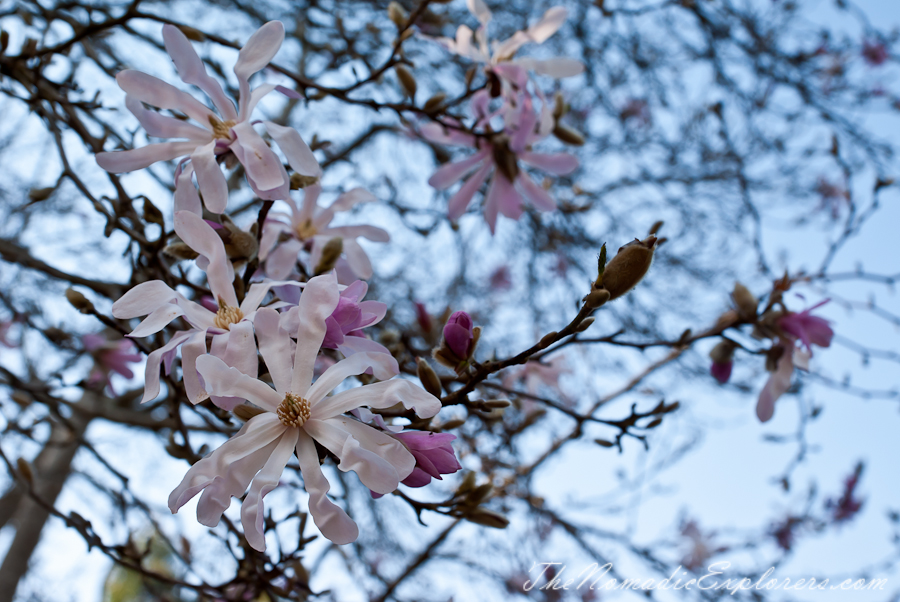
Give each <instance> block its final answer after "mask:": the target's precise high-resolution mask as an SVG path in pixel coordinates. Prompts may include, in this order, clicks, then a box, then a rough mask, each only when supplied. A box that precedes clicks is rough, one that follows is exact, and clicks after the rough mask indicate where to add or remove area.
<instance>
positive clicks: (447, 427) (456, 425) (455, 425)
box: [441, 418, 466, 431]
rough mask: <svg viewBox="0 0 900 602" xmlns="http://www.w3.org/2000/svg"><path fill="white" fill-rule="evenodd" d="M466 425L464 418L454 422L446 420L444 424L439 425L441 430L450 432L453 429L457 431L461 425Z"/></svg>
mask: <svg viewBox="0 0 900 602" xmlns="http://www.w3.org/2000/svg"><path fill="white" fill-rule="evenodd" d="M465 423H466V421H465V419H464V418H457V419H455V420H448V421H447V422H445V423H444V424H442V425H441V430H444V431H451V430H453V429H458V428H459V427H461V426H462V425H464V424H465Z"/></svg>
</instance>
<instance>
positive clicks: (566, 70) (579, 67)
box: [511, 57, 584, 79]
mask: <svg viewBox="0 0 900 602" xmlns="http://www.w3.org/2000/svg"><path fill="white" fill-rule="evenodd" d="M511 64H513V65H518V66H519V67H521V68H522V69H525V70H528V71H533V72H534V73H537V74H538V75H548V76H550V77H555V78H557V79H561V78H563V77H574V76H576V75H579V74H581V73H584V63H582V62H581V61H579V60H576V59H570V58H565V57H555V58H552V59H544V60H540V59H533V58H531V57H522V58H520V59H516V60H515V61H514V62H513V63H511Z"/></svg>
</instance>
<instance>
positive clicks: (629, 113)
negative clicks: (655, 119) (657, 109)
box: [619, 98, 652, 127]
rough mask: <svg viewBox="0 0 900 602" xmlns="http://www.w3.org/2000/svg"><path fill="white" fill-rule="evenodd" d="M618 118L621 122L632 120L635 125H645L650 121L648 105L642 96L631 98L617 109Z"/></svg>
mask: <svg viewBox="0 0 900 602" xmlns="http://www.w3.org/2000/svg"><path fill="white" fill-rule="evenodd" d="M619 119H621V120H622V121H623V122H627V121H633V122H634V123H636V124H637V125H640V126H642V127H646V126H648V125H650V123H651V121H652V116H651V114H650V105H649V104H647V101H646V100H644V99H643V98H631V99H629V100H628V102H626V103H625V106H623V107H622V110H621V111H619Z"/></svg>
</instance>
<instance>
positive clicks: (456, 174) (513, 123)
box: [421, 90, 578, 234]
mask: <svg viewBox="0 0 900 602" xmlns="http://www.w3.org/2000/svg"><path fill="white" fill-rule="evenodd" d="M489 102H490V95H489V93H488V92H487V91H486V90H481V91H479V92H476V93H475V94H474V95H473V97H472V109H473V113H474V114H475V117H476V124H475V127H476V128H477V127H485V126H487V125H488V122H489V121H490V118H491V115H489V114H488V111H487V107H488V103H489ZM545 104H546V103H545ZM544 108H545V109H546V106H545V107H544ZM501 110H502V109H501ZM504 119H505V121H506V130H504V131H503V132H499V133H489V134H487V135H486V136H475V135H474V134H469V133H466V132H462V131H460V130H455V129H447V130H445V129H444V128H443V127H442V126H441V125H440V124H438V123H428V124H426V125H424V126H422V128H421V133H422V136H423V137H425V138H426V139H427V140H429V141H431V142H435V143H438V144H454V145H459V146H465V147H469V148H473V149H475V150H476V151H477V152H476V153H475V154H474V155H472V156H470V157H467V158H465V159H463V160H461V161H457V162H454V163H448V164H446V165H444V166H442V167H440V168H439V169H438V170H437V171H436V172H434V174H433V175H432V176H431V178H430V179H429V180H428V183H429V184H430V185H431V186H432V187H434V188H436V189H437V190H446V189H447V188H450V187H451V186H453V185H454V184H455V183H456V182H458V181H460V180H461V179H463V178H465V177H466V176H469V174H472V172H473V171H474V172H475V173H474V174H472V175H471V176H469V177H468V179H466V181H465V182H464V183H463V185H462V187H460V189H459V190H458V191H457V192H456V193H455V194H454V195H453V196H452V197H450V201H449V203H448V210H449V216H450V219H452V220H457V219H459V218H460V216H462V214H463V213H464V212H465V211H466V208H468V206H469V204H470V203H471V202H472V197H474V196H475V193H476V192H477V191H478V189H479V188H481V185H482V184H484V182H486V181H487V179H488V177H489V176H491V174H493V177H492V178H491V183H490V185H489V186H488V191H487V195H486V197H485V202H484V218H485V220H486V221H487V223H488V226H489V227H490V229H491V233H492V234H493V233H494V231H495V229H496V225H497V215H498V214H499V213H502V214H503V215H505V216H507V217H510V218H512V219H515V220H517V219H519V217H520V216H521V215H522V212H523V208H522V198H523V196H524V198H525V199H527V200H528V201H529V202H530V203H531V204H532V205H534V206H535V208H536V209H539V210H540V211H552V210H554V209H556V202H555V201H554V200H553V198H552V197H551V196H550V195H549V194H547V191H545V190H544V189H543V188H541V187H540V186H538V185H537V184H535V183H534V181H533V180H532V179H531V178H530V177H529V176H528V174H527V173H525V172H524V171H523V170H521V169H520V168H519V165H518V162H519V161H520V160H521V161H522V162H524V163H527V164H528V165H531V166H532V167H536V168H538V169H540V170H542V171H545V172H548V173H551V174H554V175H565V174H569V173H572V172H573V171H575V170H576V169H577V168H578V159H576V158H575V157H573V156H572V155H569V154H567V153H552V154H547V153H535V152H532V151H531V150H529V149H530V148H531V145H532V144H534V143H535V142H537V141H539V140H541V139H542V138H545V137H546V136H547V135H548V134H549V133H550V131H551V130H552V129H553V115H552V114H551V113H550V112H549V111H547V110H542V111H541V116H540V119H539V118H538V115H537V114H536V113H535V111H534V109H533V105H532V102H531V97H530V95H528V94H527V93H526V94H522V97H521V99H520V103H519V105H518V106H517V107H516V108H515V109H513V110H511V111H506V114H505V115H504Z"/></svg>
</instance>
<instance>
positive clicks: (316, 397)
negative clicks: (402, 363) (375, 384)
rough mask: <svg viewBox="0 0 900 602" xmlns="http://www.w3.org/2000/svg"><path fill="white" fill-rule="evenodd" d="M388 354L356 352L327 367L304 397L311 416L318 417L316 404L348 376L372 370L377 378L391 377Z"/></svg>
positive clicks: (392, 370) (391, 367)
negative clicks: (309, 407)
mask: <svg viewBox="0 0 900 602" xmlns="http://www.w3.org/2000/svg"><path fill="white" fill-rule="evenodd" d="M391 359H392V358H391V356H390V355H385V354H383V353H356V354H354V355H352V356H350V357H349V358H347V359H345V360H341V361H339V362H338V363H336V364H334V365H333V366H331V367H329V368H328V369H327V370H326V371H325V372H324V374H322V376H320V377H319V378H318V379H317V380H316V382H315V383H313V386H312V387H310V389H309V391H308V392H307V393H306V395H305V396H304V397H306V399H307V400H309V405H310V406H311V408H312V409H311V412H312V413H311V414H310V415H311V416H312V417H314V418H316V417H320V413H319V412H318V411H317V410H316V405H317V404H318V403H319V402H321V401H322V400H323V399H325V396H326V395H328V394H329V393H331V392H332V391H333V390H334V389H335V387H337V386H338V385H340V384H341V383H342V382H344V381H345V380H347V379H348V378H350V377H351V376H358V375H360V374H363V373H364V372H366V371H367V370H372V371H373V373H374V375H375V378H377V379H379V380H387V379H389V378H391V377H393V376H394V375H395V374H396V372H394V366H393V364H392V362H391V361H390V360H391Z"/></svg>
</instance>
